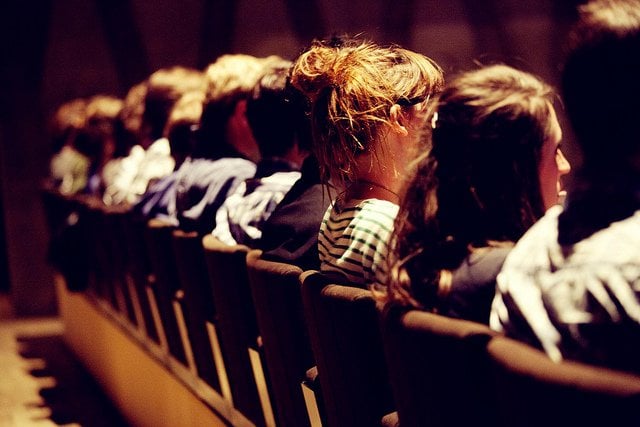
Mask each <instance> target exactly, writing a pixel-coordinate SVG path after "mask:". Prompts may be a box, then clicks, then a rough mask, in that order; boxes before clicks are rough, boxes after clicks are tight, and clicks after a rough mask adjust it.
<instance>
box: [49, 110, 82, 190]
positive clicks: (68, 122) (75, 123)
mask: <svg viewBox="0 0 640 427" xmlns="http://www.w3.org/2000/svg"><path fill="white" fill-rule="evenodd" d="M86 110H87V100H85V99H83V98H76V99H73V100H71V101H68V102H65V103H64V104H62V105H61V106H60V107H58V109H57V110H56V112H55V114H54V115H53V117H52V118H51V123H50V133H51V139H52V142H53V145H54V147H53V150H54V154H53V156H52V157H51V161H50V163H49V179H48V182H47V184H46V185H47V187H49V188H51V189H57V190H58V191H59V192H60V193H62V194H75V193H77V192H78V191H80V190H81V189H83V188H84V187H85V186H86V185H87V177H88V175H89V159H88V158H87V157H86V156H84V155H83V154H81V153H80V152H79V151H78V150H77V149H76V148H74V141H75V139H76V137H77V135H78V133H79V132H80V130H81V129H82V128H83V127H84V126H85V122H86Z"/></svg>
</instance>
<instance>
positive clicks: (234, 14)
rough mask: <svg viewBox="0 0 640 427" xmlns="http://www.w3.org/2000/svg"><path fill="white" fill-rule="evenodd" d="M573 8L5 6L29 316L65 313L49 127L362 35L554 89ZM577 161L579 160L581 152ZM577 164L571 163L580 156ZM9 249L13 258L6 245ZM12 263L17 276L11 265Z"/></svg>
mask: <svg viewBox="0 0 640 427" xmlns="http://www.w3.org/2000/svg"><path fill="white" fill-rule="evenodd" d="M575 3H577V1H572V0H563V1H557V0H504V1H498V0H446V1H444V0H350V1H339V0H306V1H305V0H234V1H231V0H228V1H227V0H181V1H177V0H153V1H151V0H93V1H90V0H56V1H52V0H41V1H35V0H31V1H29V0H22V1H7V2H3V5H2V6H0V8H2V10H1V11H0V12H1V15H2V17H0V19H1V20H2V22H1V24H2V25H1V28H0V31H2V34H1V35H2V43H3V50H2V64H1V65H2V66H1V71H0V76H1V78H2V86H1V88H0V89H2V96H1V97H0V99H1V101H0V103H1V104H0V107H1V111H0V141H1V151H0V172H1V174H2V185H1V189H2V199H1V200H0V206H1V207H3V209H2V213H3V215H4V216H3V221H0V225H4V227H3V231H4V233H2V232H0V245H1V244H2V243H3V242H2V238H3V237H4V238H5V239H6V251H3V250H0V258H2V259H0V278H2V277H6V276H3V268H2V267H3V265H7V266H8V272H9V278H10V284H11V295H12V298H13V302H14V306H15V307H14V308H15V311H16V312H17V313H19V314H25V315H29V314H38V315H40V314H47V313H53V312H54V311H55V298H54V293H53V286H52V283H51V282H52V280H51V271H50V269H49V267H48V266H47V265H46V263H45V261H44V259H45V250H46V242H47V239H48V236H47V231H46V227H45V222H44V218H43V214H42V209H41V206H40V203H39V198H38V184H39V182H40V180H41V178H42V177H43V176H45V175H46V173H47V167H48V158H49V156H50V149H49V146H48V142H47V137H46V130H45V122H46V120H45V119H46V118H47V117H48V116H49V115H50V114H51V113H52V112H53V111H54V110H55V108H56V107H57V106H58V105H59V104H61V103H62V102H64V101H67V100H70V99H72V98H76V97H85V96H90V95H93V94H96V93H110V94H114V95H118V96H123V95H124V94H125V93H126V91H127V89H128V88H129V87H131V86H132V85H133V84H134V83H136V82H138V81H140V80H141V79H143V78H144V77H146V76H147V75H149V74H150V73H151V72H153V71H155V70H156V69H158V68H161V67H164V66H168V65H173V64H182V65H187V66H192V67H198V68H204V67H205V66H206V65H207V64H208V63H210V62H212V61H213V60H214V59H215V58H216V57H217V56H218V55H220V54H222V53H227V52H229V53H249V54H254V55H258V56H264V55H268V54H274V53H275V54H280V55H282V56H284V57H289V58H293V57H294V56H295V55H296V54H297V53H298V52H299V51H300V50H301V49H302V48H303V47H304V46H305V45H307V44H308V43H309V41H310V40H311V39H312V38H313V37H314V36H322V35H326V34H330V33H333V32H349V33H352V34H355V33H362V34H364V35H365V36H367V37H368V38H371V39H373V40H376V41H379V42H385V43H386V42H395V43H399V44H401V45H404V46H405V47H408V48H411V49H414V50H416V51H419V52H421V53H425V54H426V55H428V56H431V57H432V58H434V59H435V60H436V61H438V62H439V63H440V64H441V65H442V66H443V68H444V69H445V70H446V72H447V74H449V75H450V74H452V73H455V72H457V71H459V70H464V69H469V68H472V67H475V66H477V65H476V64H477V63H478V62H481V63H488V62H495V61H501V62H506V63H509V64H511V65H514V66H517V67H519V68H522V69H524V70H527V71H531V72H534V73H536V74H538V75H540V76H541V77H543V78H545V79H546V80H548V81H549V82H550V83H552V84H555V83H556V82H557V80H558V77H557V71H558V67H559V63H560V59H561V52H562V40H563V39H564V36H565V32H566V29H567V25H568V24H569V23H570V22H571V21H572V19H573V16H574V13H575V12H574V10H575ZM570 151H571V150H570ZM569 155H570V156H571V155H572V153H571V152H570V153H569ZM3 246H4V245H3ZM3 263H4V264H3Z"/></svg>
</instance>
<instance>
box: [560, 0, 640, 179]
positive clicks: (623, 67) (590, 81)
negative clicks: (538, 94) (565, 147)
mask: <svg viewBox="0 0 640 427" xmlns="http://www.w3.org/2000/svg"><path fill="white" fill-rule="evenodd" d="M638 76H640V2H638V0H595V1H591V2H589V3H588V4H586V5H584V6H582V7H581V8H580V19H579V21H578V22H577V24H576V25H575V26H574V28H573V31H572V33H571V37H570V45H569V53H568V56H567V59H566V61H565V65H564V69H563V72H562V92H563V98H564V102H565V105H566V110H567V114H568V117H569V120H570V121H571V124H572V127H573V129H574V131H575V134H576V137H577V142H578V144H579V145H580V147H581V148H582V151H583V155H584V166H585V167H586V168H587V169H598V168H607V169H609V168H610V166H611V165H617V167H623V166H624V164H625V163H627V161H628V160H631V159H633V157H634V156H635V157H637V155H638V154H639V153H638V151H639V148H640V126H638V123H637V121H638V117H640V78H639V77H638Z"/></svg>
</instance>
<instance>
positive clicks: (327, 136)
mask: <svg viewBox="0 0 640 427" xmlns="http://www.w3.org/2000/svg"><path fill="white" fill-rule="evenodd" d="M291 83H292V84H293V86H295V87H296V88H298V89H299V90H300V91H301V92H302V93H304V94H305V95H306V96H307V98H308V99H309V101H310V103H311V118H312V127H313V132H314V152H315V155H316V157H317V158H318V162H319V164H320V169H321V173H322V175H323V178H324V179H330V180H331V181H332V182H333V183H334V184H336V185H338V186H342V187H344V186H345V185H346V184H348V183H349V182H351V181H353V179H354V177H355V173H356V167H355V166H356V158H357V156H358V155H359V154H360V153H363V152H369V151H371V150H372V145H373V144H372V143H373V142H374V141H375V140H376V139H377V138H378V137H379V134H380V129H381V127H382V126H383V125H385V124H387V123H389V122H390V110H391V107H392V106H393V105H394V104H399V105H401V106H410V105H413V104H416V103H418V102H421V101H425V100H427V99H428V98H429V97H430V96H431V95H432V94H434V93H437V92H439V91H440V90H441V89H442V87H443V84H444V78H443V75H442V70H441V69H440V67H439V66H438V65H437V64H436V63H435V62H434V61H433V60H431V59H429V58H427V57H426V56H424V55H421V54H419V53H416V52H412V51H410V50H407V49H403V48H401V47H398V46H389V47H383V46H379V45H377V44H375V43H373V42H370V41H366V40H362V41H359V40H356V39H348V40H346V41H342V40H340V41H338V42H336V41H335V40H334V41H329V42H328V41H318V40H316V41H314V42H313V44H312V45H311V47H310V48H309V49H307V50H306V51H305V52H304V53H302V54H301V55H300V56H299V57H298V59H297V60H296V62H295V63H294V65H293V68H292V71H291Z"/></svg>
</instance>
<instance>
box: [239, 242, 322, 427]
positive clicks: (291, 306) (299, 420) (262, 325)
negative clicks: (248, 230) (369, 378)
mask: <svg viewBox="0 0 640 427" xmlns="http://www.w3.org/2000/svg"><path fill="white" fill-rule="evenodd" d="M261 254H262V252H261V251H260V250H252V251H250V252H249V254H248V255H247V270H248V273H249V282H250V285H251V292H252V295H253V300H254V302H255V309H256V317H257V322H258V328H259V330H260V335H261V337H262V345H263V349H264V354H265V360H266V365H267V368H268V370H269V373H270V378H271V384H272V389H273V396H274V401H275V402H274V404H275V406H276V408H277V411H276V412H277V414H278V425H279V426H282V427H287V426H288V427H297V426H300V427H304V426H309V425H310V420H309V414H308V413H307V410H306V406H305V401H304V398H303V394H302V389H301V383H302V382H303V381H304V380H305V376H306V372H307V370H308V369H309V368H311V367H312V366H314V364H315V361H314V359H313V352H312V350H311V342H310V341H309V337H308V334H307V330H306V325H305V319H304V314H303V308H302V296H301V293H300V275H301V274H302V270H301V269H300V268H299V267H297V266H295V265H292V264H287V263H281V262H275V261H268V260H264V259H261V258H260V256H261Z"/></svg>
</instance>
